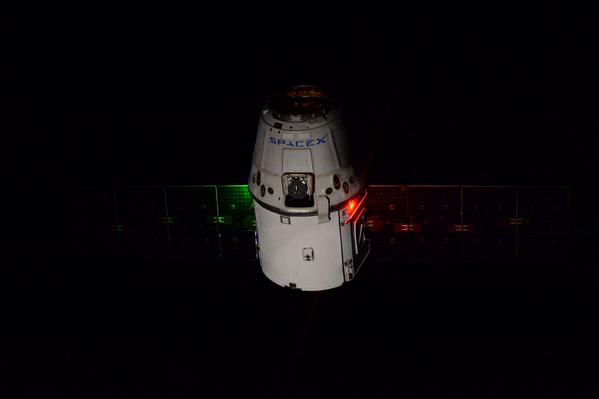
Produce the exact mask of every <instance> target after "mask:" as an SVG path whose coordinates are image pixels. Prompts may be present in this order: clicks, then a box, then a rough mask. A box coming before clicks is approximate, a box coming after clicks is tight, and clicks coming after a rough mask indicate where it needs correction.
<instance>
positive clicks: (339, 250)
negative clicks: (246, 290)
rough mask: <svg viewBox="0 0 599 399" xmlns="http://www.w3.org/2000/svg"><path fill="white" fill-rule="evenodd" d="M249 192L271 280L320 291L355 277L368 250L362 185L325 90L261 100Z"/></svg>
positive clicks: (296, 90) (301, 89) (337, 110)
mask: <svg viewBox="0 0 599 399" xmlns="http://www.w3.org/2000/svg"><path fill="white" fill-rule="evenodd" d="M249 191H250V192H251V194H252V197H253V201H254V211H255V215H256V241H257V251H258V257H259V259H260V264H261V267H262V271H263V272H264V274H265V275H266V276H267V277H268V278H269V279H270V280H272V281H273V282H275V283H276V284H278V285H281V286H285V287H290V288H295V289H301V290H305V291H319V290H326V289H330V288H334V287H338V286H340V285H342V284H343V283H344V282H347V281H350V280H352V279H353V278H354V276H355V274H356V273H357V271H358V269H359V268H360V267H361V266H362V264H363V263H364V261H365V259H366V257H367V256H368V254H369V253H370V241H369V239H368V238H367V237H366V235H365V233H366V216H365V211H366V208H365V199H366V196H367V190H366V186H365V184H364V182H363V181H362V179H361V178H360V177H359V176H356V173H355V171H354V168H353V166H352V163H351V159H350V151H349V147H348V143H347V136H346V131H345V128H344V125H343V120H342V112H341V107H340V106H339V105H338V104H337V103H336V102H335V101H334V100H333V99H332V98H331V97H330V96H329V95H328V94H327V93H326V92H325V91H323V90H321V89H320V88H317V87H314V86H304V85H302V86H294V87H290V88H288V89H286V90H284V91H282V92H280V93H278V94H276V95H274V96H273V97H272V98H271V99H270V100H269V101H268V102H267V103H266V105H265V106H264V108H263V109H262V112H261V115H260V120H259V123H258V133H257V136H256V143H255V147H254V153H253V158H252V165H251V170H250V175H249Z"/></svg>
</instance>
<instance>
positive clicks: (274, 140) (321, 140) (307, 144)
mask: <svg viewBox="0 0 599 399" xmlns="http://www.w3.org/2000/svg"><path fill="white" fill-rule="evenodd" d="M326 137H327V136H326V135H324V136H322V137H319V138H317V139H316V140H314V139H310V140H296V141H291V140H283V139H277V138H275V137H269V141H270V143H271V144H276V145H286V146H287V147H293V148H296V147H300V148H302V147H314V146H316V145H320V144H326V142H327V141H326Z"/></svg>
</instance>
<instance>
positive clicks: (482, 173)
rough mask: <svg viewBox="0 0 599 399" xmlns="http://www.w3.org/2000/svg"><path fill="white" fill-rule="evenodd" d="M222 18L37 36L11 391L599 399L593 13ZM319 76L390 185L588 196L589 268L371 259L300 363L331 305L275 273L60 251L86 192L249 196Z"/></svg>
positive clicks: (119, 15) (342, 12)
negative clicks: (267, 139)
mask: <svg viewBox="0 0 599 399" xmlns="http://www.w3.org/2000/svg"><path fill="white" fill-rule="evenodd" d="M229 7H230V8H229ZM431 7H432V6H431ZM223 8H225V9H227V10H226V11H224V10H222V11H221V12H218V13H216V12H215V11H212V10H207V9H203V10H194V11H189V12H187V11H185V10H179V11H176V12H172V10H170V11H169V12H166V10H162V9H159V8H156V9H152V10H149V11H148V7H146V8H143V9H137V10H134V11H131V10H127V11H125V10H114V11H113V12H110V13H109V15H108V16H106V17H105V16H104V15H105V11H102V12H100V10H85V11H84V10H53V11H54V12H56V11H58V13H59V14H60V13H61V12H62V18H60V19H56V20H55V21H53V22H52V21H48V20H46V21H45V24H46V25H45V26H47V25H49V26H48V29H40V30H30V31H28V32H27V35H28V36H30V38H31V39H32V40H31V42H30V43H29V44H28V45H27V46H23V47H22V48H20V49H19V50H20V53H21V54H25V55H26V56H27V60H28V61H27V62H24V63H23V67H22V71H21V72H24V74H25V75H27V77H28V78H27V79H26V80H25V82H24V84H23V86H22V90H21V95H22V96H23V97H26V103H27V104H30V103H31V104H33V107H31V109H30V110H28V111H27V112H26V115H27V116H26V117H25V118H24V125H25V126H29V124H31V125H35V128H31V129H30V130H28V131H27V130H26V131H24V133H23V134H22V137H21V138H22V139H23V140H24V141H25V142H28V143H33V142H35V144H32V145H31V146H29V147H28V149H27V154H28V155H29V156H28V157H27V162H25V165H23V167H22V169H21V171H22V172H24V173H23V175H24V176H33V177H32V178H31V179H29V178H26V179H21V180H20V182H19V183H21V185H24V186H27V187H28V188H29V189H31V195H29V196H28V197H27V198H26V199H25V201H24V203H25V204H27V205H28V206H29V209H30V210H31V212H30V213H29V214H28V213H23V214H20V215H19V216H20V217H22V218H23V220H25V221H26V223H25V222H22V223H20V224H19V225H18V227H17V231H19V234H21V236H20V237H24V239H23V243H25V244H26V245H24V246H25V248H24V249H23V250H22V253H26V255H27V257H28V256H29V255H34V257H35V258H36V259H35V261H34V262H31V263H28V264H27V265H28V266H30V267H25V268H24V270H25V271H26V273H25V275H24V276H23V274H22V273H18V272H15V275H18V276H19V278H22V280H21V282H22V283H23V287H25V288H24V289H22V290H18V291H19V293H18V294H15V295H14V296H11V297H10V301H9V304H16V305H17V306H16V307H15V309H16V315H17V319H18V320H19V323H17V324H16V326H17V333H16V335H15V337H16V341H15V342H21V341H22V342H24V344H23V345H18V346H16V347H14V350H12V351H9V353H10V355H14V356H9V357H7V358H6V359H10V360H6V361H5V364H4V366H5V368H6V371H8V374H7V375H8V376H9V377H7V382H8V381H9V380H10V383H11V384H3V385H6V386H9V385H12V383H15V382H16V383H17V385H18V387H19V389H20V391H21V392H25V393H26V395H28V396H32V397H48V394H49V393H50V394H65V392H66V393H68V394H71V395H74V396H76V397H77V396H79V397H137V396H139V397H142V396H144V395H145V397H197V395H202V394H203V393H205V392H208V391H210V392H212V393H211V394H210V395H214V392H218V393H220V394H221V395H226V394H231V392H233V391H235V393H236V395H240V394H247V395H248V396H251V395H252V394H256V392H258V394H260V395H263V396H264V395H265V396H268V397H285V396H288V397H324V396H325V395H333V396H334V395H335V393H340V392H341V393H343V394H344V395H345V396H346V397H347V396H349V397H371V396H375V397H376V395H380V396H386V397H387V396H388V397H395V396H396V394H397V393H398V392H401V393H403V394H405V395H406V396H407V397H426V396H427V393H428V394H435V395H437V397H446V396H447V397H449V396H452V397H453V396H455V397H462V396H463V395H465V394H466V393H469V392H470V393H472V392H474V393H475V395H478V397H481V396H480V395H482V396H485V395H487V396H488V397H512V393H514V392H519V393H525V394H529V393H531V392H532V393H537V394H546V395H553V396H550V397H559V394H560V392H561V393H562V394H564V393H565V392H569V393H571V392H576V393H577V394H578V395H580V397H594V396H593V395H594V394H595V393H596V392H597V390H596V389H597V385H596V383H595V380H594V377H593V372H592V370H596V368H595V367H586V366H584V365H583V364H584V363H586V362H588V361H595V360H594V359H596V356H594V355H593V354H596V353H597V352H596V351H597V349H596V344H593V342H594V339H593V338H592V337H593V333H592V332H593V331H596V330H594V329H592V325H593V321H592V319H593V317H594V316H593V312H594V311H595V310H596V308H594V307H593V305H592V304H593V303H594V299H596V295H595V292H596V276H597V274H596V271H594V268H593V267H592V266H593V262H592V261H591V260H590V258H588V254H589V253H590V252H592V250H593V248H592V243H593V239H592V237H593V236H594V234H593V233H592V229H593V225H594V220H595V219H596V218H595V216H594V213H593V206H594V203H593V202H594V201H593V200H594V198H595V197H594V188H593V186H594V185H595V184H596V177H595V169H596V157H597V154H598V149H597V138H596V134H597V131H598V128H599V117H598V115H597V112H596V110H597V105H598V104H597V93H598V91H597V89H598V86H597V62H596V59H595V57H596V51H597V45H596V40H595V37H594V29H593V24H594V21H592V19H591V18H587V17H585V15H589V14H587V13H585V11H584V10H579V11H578V12H577V13H576V14H577V17H572V16H571V15H570V14H569V13H566V12H564V10H562V9H561V8H559V7H557V6H552V5H545V6H543V7H542V8H539V9H532V10H523V9H519V8H518V9H509V10H508V9H503V10H499V9H494V10H482V9H471V8H466V7H462V8H459V9H458V8H454V9H451V10H445V9H443V10H441V9H435V10H427V11H426V12H425V13H419V14H418V16H417V17H416V16H415V15H414V14H413V13H412V12H410V11H407V10H393V9H387V10H383V9H377V8H376V7H375V6H374V5H370V6H369V7H367V9H362V8H360V7H358V6H355V7H352V6H346V7H345V8H343V9H339V8H333V9H328V10H326V11H325V10H322V9H320V8H319V9H312V10H311V9H310V8H309V6H308V5H302V4H297V5H295V6H288V7H285V8H284V9H283V8H278V7H277V6H272V7H264V8H260V9H258V8H253V7H245V8H243V9H241V8H238V7H237V6H235V5H233V4H231V5H224V6H223ZM450 11H451V12H450ZM72 12H77V13H79V14H78V15H77V17H74V16H73V17H71V16H70V15H71V14H70V13H72ZM41 14H42V15H38V17H37V18H39V19H44V15H43V13H41ZM63 20H67V21H68V22H63ZM17 47H18V46H17ZM300 83H310V84H316V85H319V86H321V87H323V88H325V89H327V90H329V91H330V92H331V93H333V94H334V95H335V96H336V97H337V98H339V99H340V100H341V102H342V103H343V104H344V106H345V112H346V114H345V116H346V118H347V121H348V129H349V131H350V135H351V137H352V140H351V144H352V145H353V147H354V151H355V156H356V159H357V162H358V163H360V162H363V159H364V157H365V156H366V154H367V153H368V150H369V149H370V147H371V145H372V144H373V142H374V141H375V140H374V139H375V137H376V135H377V133H378V132H379V131H380V129H381V126H384V130H383V132H384V134H383V138H382V141H381V145H380V146H379V147H378V149H377V152H376V154H375V157H374V161H373V164H372V165H371V170H370V176H369V179H370V182H371V183H379V184H381V183H390V184H391V183H393V184H481V185H482V184H491V185H493V184H498V185H568V186H570V187H571V188H572V190H573V191H572V193H573V201H574V202H573V211H574V216H575V220H576V223H577V224H576V229H575V231H576V232H577V233H576V234H577V235H576V236H575V239H576V240H577V244H576V248H577V250H579V251H580V252H579V253H578V254H577V257H576V260H575V261H573V263H572V264H569V265H562V266H563V268H561V267H555V266H554V267H552V268H547V269H545V268H543V267H542V266H541V267H539V266H538V265H537V266H533V265H521V266H522V268H518V267H514V266H513V265H512V266H505V265H496V264H493V265H478V264H476V265H474V266H472V265H470V266H465V265H457V266H454V267H453V268H452V267H449V266H447V265H424V266H422V267H421V268H417V267H414V266H409V267H406V265H390V266H385V268H389V269H390V270H387V269H382V266H378V267H375V265H373V266H372V267H371V269H370V271H366V272H365V275H364V277H363V278H362V280H360V279H358V280H357V281H356V284H355V285H354V286H353V288H352V287H350V288H347V287H344V288H343V289H340V290H339V291H334V292H333V293H330V294H329V295H328V296H326V297H322V298H324V299H322V298H321V299H320V301H321V303H322V304H321V305H320V309H319V310H318V311H317V313H319V314H320V315H321V316H320V317H321V319H319V320H320V321H318V320H317V321H314V322H313V323H314V324H313V326H312V327H311V328H312V331H313V333H311V334H313V337H312V338H308V339H307V340H304V341H301V340H300V341H301V342H303V343H301V344H298V345H300V346H301V345H307V349H302V350H300V352H302V353H303V354H302V355H298V356H296V357H294V355H293V353H295V352H294V351H295V350H296V338H297V336H302V334H303V332H304V331H305V327H304V320H305V319H306V316H305V315H306V314H309V312H310V310H309V309H311V308H310V306H311V303H312V299H313V297H312V296H310V297H307V296H301V295H299V296H298V295H288V294H289V293H288V292H287V291H279V290H278V289H276V288H275V287H273V286H272V284H271V283H269V282H268V281H265V279H264V278H263V277H262V276H261V274H260V273H259V270H258V269H257V268H252V267H246V268H244V269H243V270H242V271H240V269H235V268H238V267H239V266H238V265H226V266H225V267H223V266H222V264H203V265H199V266H200V267H199V268H196V267H193V268H191V267H189V265H172V264H171V265H168V264H166V265H165V264H161V263H160V262H155V263H150V264H147V263H143V264H142V263H140V262H137V263H136V262H134V261H131V262H127V261H126V260H125V261H124V260H115V259H106V258H103V257H101V256H100V257H99V258H98V259H84V260H82V259H74V258H71V257H69V255H68V253H65V252H62V249H59V248H60V247H61V243H62V238H63V236H62V235H61V234H56V233H55V232H56V230H60V228H61V227H60V226H61V225H62V223H61V222H60V220H61V218H63V217H65V215H68V208H67V207H65V204H67V203H68V197H69V194H70V193H72V192H73V190H75V191H76V190H77V189H78V187H83V186H86V187H87V186H98V187H107V186H111V185H115V184H125V185H126V184H227V183H231V184H234V183H238V184H239V183H245V181H246V178H247V173H248V170H249V165H250V157H251V153H252V148H253V144H254V139H255V133H256V128H257V123H258V115H259V111H260V109H261V107H262V105H263V104H264V102H265V100H266V99H267V98H268V97H269V96H270V95H271V94H272V93H273V92H274V91H276V90H279V89H281V88H284V87H286V86H289V85H293V84H300ZM34 109H36V110H37V109H39V110H40V111H39V112H34V111H33V110H34ZM383 121H384V123H383ZM40 122H41V123H40ZM32 132H35V133H32ZM29 159H31V161H29ZM32 182H33V184H30V183H32ZM42 188H43V189H42ZM28 193H29V191H28ZM39 213H43V214H44V215H42V216H40V219H38V220H35V219H34V217H33V216H34V215H35V216H37V215H38V214H39ZM28 216H30V218H28ZM30 219H31V220H30ZM40 220H43V223H39V221H40ZM32 226H37V227H32ZM19 227H21V228H23V230H25V231H23V232H22V233H21V232H20V230H21V229H20V228H19ZM25 234H27V235H26V236H25ZM32 236H34V237H33V239H31V238H32ZM38 241H40V242H41V243H40V244H38ZM34 242H35V244H33V243H34ZM34 245H37V247H36V248H33V249H32V246H34ZM19 248H20V247H19ZM46 254H52V255H57V256H55V257H54V256H52V257H51V258H50V257H49V255H48V257H46V256H45V255H46ZM23 263H24V262H16V263H14V265H15V268H14V269H15V270H17V269H18V268H19V267H20V266H19V265H22V264H23ZM49 266H51V267H49ZM195 266H198V265H195ZM487 266H488V268H486V267H487ZM11 270H12V269H11ZM223 270H225V271H223ZM17 271H18V270H17ZM367 273H370V274H367ZM7 281H8V280H7ZM223 281H230V285H226V284H224V283H222V282H223ZM360 281H361V282H360ZM217 282H218V283H217ZM198 287H202V288H198ZM11 288H14V287H11ZM7 292H12V291H7ZM364 298H368V299H364ZM473 298H474V299H473ZM411 301H412V302H411ZM348 303H349V305H348ZM340 309H341V312H339V310H340ZM398 309H399V310H398ZM354 311H355V312H354ZM396 311H397V312H399V313H394V312H396ZM398 314H401V317H399V316H397V315H398ZM390 315H392V316H390ZM393 315H395V316H393ZM396 316H397V319H396V318H395V317H396ZM347 320H353V321H352V322H351V323H349V324H348V322H347ZM352 323H353V324H352ZM398 323H399V325H400V327H397V325H398ZM265 326H266V327H265ZM264 328H267V329H268V331H264ZM348 329H350V331H349V332H348ZM583 330H584V331H583ZM330 331H332V332H330ZM473 331H474V332H473ZM581 331H582V332H581ZM341 336H342V337H344V338H341V339H340V340H337V338H335V337H341ZM327 342H335V344H330V345H329V344H327ZM336 345H338V346H336ZM281 348H282V349H281ZM331 348H333V349H331ZM354 354H355V356H353V355H354ZM278 362H280V363H278ZM265 364H266V366H265ZM290 364H291V365H290ZM572 365H574V366H572ZM312 366H314V368H312ZM345 367H347V368H348V369H349V370H347V373H346V372H345V371H344V370H345ZM530 370H534V372H532V374H531V373H529V371H530ZM11 373H12V374H11ZM327 376H331V381H334V383H331V382H330V381H329V380H328V377H327ZM398 381H399V386H400V387H399V388H398V387H397V385H396V383H397V382H398ZM331 384H332V385H331ZM246 389H247V390H246ZM127 395H131V396H127ZM161 395H162V396H161ZM207 395H208V394H207ZM318 395H320V396H318ZM352 395H353V396H352ZM439 395H441V396H439ZM565 397H570V396H565ZM575 397H576V396H575Z"/></svg>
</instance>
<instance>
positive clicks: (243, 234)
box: [71, 185, 570, 261]
mask: <svg viewBox="0 0 599 399" xmlns="http://www.w3.org/2000/svg"><path fill="white" fill-rule="evenodd" d="M368 192H369V195H368V198H367V204H366V209H367V215H368V219H367V221H368V228H369V236H370V238H371V242H372V255H371V256H372V258H373V259H377V260H414V261H419V260H427V261H431V260H444V261H447V260H477V259H482V260H509V259H543V260H555V259H563V258H564V257H566V256H567V255H568V249H569V236H570V217H569V213H570V202H569V189H568V188H566V187H507V186H431V185H426V186H425V185H372V186H369V187H368ZM74 203H75V207H74V208H73V209H74V211H73V212H74V213H73V217H72V218H71V220H72V232H73V240H72V241H73V244H74V245H73V248H74V250H75V251H77V252H79V253H85V254H95V253H98V252H102V253H118V254H124V255H132V256H136V257H152V258H153V257H161V256H166V257H175V258H178V259H186V260H218V259H227V260H253V259H256V247H255V244H256V242H255V227H256V222H255V218H254V211H253V201H252V198H251V196H250V194H249V192H248V189H247V186H246V185H210V186H159V187H155V186H154V187H122V188H112V189H107V190H97V189H90V190H81V191H80V192H79V193H78V195H77V196H76V197H75V198H74Z"/></svg>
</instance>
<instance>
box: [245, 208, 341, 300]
mask: <svg viewBox="0 0 599 399" xmlns="http://www.w3.org/2000/svg"><path fill="white" fill-rule="evenodd" d="M254 207H255V212H256V228H257V230H258V245H259V250H260V264H261V266H262V271H263V272H264V274H265V275H266V276H267V277H268V278H269V279H270V280H272V281H273V282H275V283H276V284H278V285H281V286H289V284H290V283H293V284H295V286H296V287H297V288H299V289H302V290H305V291H318V290H325V289H329V288H335V287H338V286H340V285H341V284H343V281H344V278H343V262H342V258H341V239H340V235H339V213H338V212H333V213H331V221H330V222H329V223H321V224H319V223H318V217H312V216H303V217H302V216H299V217H289V224H285V223H282V222H281V215H279V214H277V213H275V212H271V211H269V210H267V209H264V208H262V207H261V206H260V204H259V203H257V202H254ZM304 251H306V252H311V253H312V254H313V259H312V260H308V261H307V260H305V259H304Z"/></svg>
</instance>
